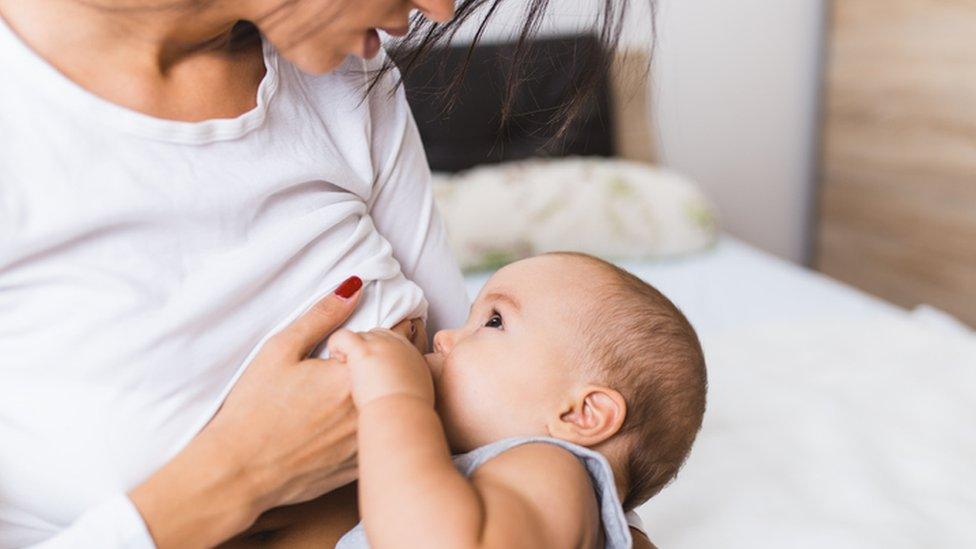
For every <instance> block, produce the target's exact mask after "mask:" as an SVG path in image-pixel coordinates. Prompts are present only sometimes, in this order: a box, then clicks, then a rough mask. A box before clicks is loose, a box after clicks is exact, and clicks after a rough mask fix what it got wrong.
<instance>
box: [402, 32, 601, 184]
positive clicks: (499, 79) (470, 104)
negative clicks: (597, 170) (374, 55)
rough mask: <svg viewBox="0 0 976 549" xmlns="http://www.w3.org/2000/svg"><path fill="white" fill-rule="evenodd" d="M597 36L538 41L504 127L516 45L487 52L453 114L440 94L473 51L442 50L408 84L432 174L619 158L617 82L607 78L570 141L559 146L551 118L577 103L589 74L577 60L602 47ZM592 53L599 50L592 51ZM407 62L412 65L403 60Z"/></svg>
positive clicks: (477, 60)
mask: <svg viewBox="0 0 976 549" xmlns="http://www.w3.org/2000/svg"><path fill="white" fill-rule="evenodd" d="M599 47H600V46H599V42H598V41H597V40H596V38H595V37H593V36H590V35H579V36H565V37H557V38H546V39H539V40H535V41H533V43H532V45H531V47H530V49H529V52H528V56H529V57H528V58H527V60H526V61H525V65H524V71H523V73H522V74H524V75H525V81H524V82H523V83H521V84H520V87H519V88H518V93H517V95H516V98H515V102H514V105H513V109H512V118H511V119H510V121H509V123H508V124H506V127H504V128H499V121H500V114H499V113H500V111H501V108H502V103H503V101H504V99H505V93H506V85H507V79H508V74H509V69H510V67H511V65H512V53H513V51H514V49H515V46H514V45H513V44H493V45H479V46H478V47H477V48H475V51H474V54H473V57H472V60H471V64H470V65H469V67H468V71H467V73H466V74H465V77H464V80H463V83H462V88H461V90H462V92H461V96H460V97H459V98H458V99H457V102H456V104H455V105H454V107H453V109H451V110H450V111H448V112H447V113H446V114H445V112H444V106H445V100H444V99H443V98H442V97H441V96H439V95H438V92H439V91H440V90H443V89H445V88H446V87H447V86H448V85H449V84H450V82H451V81H452V79H453V77H454V74H455V71H456V70H457V69H458V68H459V67H460V66H461V65H462V64H463V62H464V58H465V56H466V55H467V50H468V47H467V46H455V47H449V48H440V49H436V50H434V51H432V52H430V54H429V55H428V56H426V57H425V58H424V61H423V62H422V63H421V64H420V65H418V66H417V67H414V68H413V69H412V70H411V71H410V72H409V74H408V75H407V77H406V78H405V79H404V84H405V86H406V92H407V99H408V101H409V102H410V107H411V109H412V110H413V114H414V118H415V119H416V120H417V125H418V126H419V128H420V136H421V139H422V140H423V142H424V146H425V147H426V149H427V157H428V160H429V161H430V166H431V169H432V170H434V171H442V172H456V171H460V170H464V169H467V168H470V167H473V166H475V165H478V164H489V163H496V162H501V161H504V160H517V159H522V158H528V157H532V156H571V155H573V156H574V155H597V156H613V155H614V152H615V151H614V147H613V143H614V138H613V120H612V118H613V116H612V110H611V104H610V102H611V99H610V90H609V85H610V84H609V76H608V75H607V74H603V75H601V78H599V80H598V81H599V84H598V86H597V89H596V90H595V93H593V95H592V99H591V100H590V101H589V102H588V104H587V105H586V106H585V108H584V110H583V113H582V114H581V116H580V117H579V118H578V119H577V121H576V122H575V123H574V124H573V125H572V126H571V127H570V128H569V131H568V132H567V134H566V135H565V136H564V138H562V139H560V140H559V141H553V139H552V138H553V136H554V134H555V133H556V131H557V130H558V128H559V124H554V123H551V119H552V117H553V115H554V114H556V113H557V112H558V110H559V108H560V107H561V106H562V105H563V104H564V103H565V102H566V101H567V99H568V98H569V97H571V95H572V93H573V91H574V89H575V88H574V86H575V85H577V84H576V83H577V82H579V80H580V71H581V70H583V68H582V67H580V66H579V65H580V64H579V63H578V62H577V61H576V60H577V59H578V58H580V57H582V56H581V55H580V52H582V51H585V50H586V49H587V48H599ZM590 51H592V50H590ZM401 59H405V58H401Z"/></svg>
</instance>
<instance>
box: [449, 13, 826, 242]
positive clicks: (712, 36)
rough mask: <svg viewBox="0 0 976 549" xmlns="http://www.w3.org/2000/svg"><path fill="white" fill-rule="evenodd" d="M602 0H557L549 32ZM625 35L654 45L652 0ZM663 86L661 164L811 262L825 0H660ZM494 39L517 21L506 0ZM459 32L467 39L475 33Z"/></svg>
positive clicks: (743, 233) (726, 217)
mask: <svg viewBox="0 0 976 549" xmlns="http://www.w3.org/2000/svg"><path fill="white" fill-rule="evenodd" d="M601 2H602V0H550V5H551V17H550V20H549V21H548V22H547V24H546V25H544V27H543V29H542V32H543V34H553V33H558V32H565V31H567V30H574V29H577V28H580V27H586V26H587V25H588V24H589V23H590V22H591V21H592V20H593V15H594V14H595V13H596V10H597V7H598V6H599V4H600V3H601ZM631 2H632V8H633V9H632V10H631V11H630V12H629V16H628V21H627V23H628V26H627V29H626V33H625V36H624V44H625V45H626V46H629V47H645V46H647V45H649V44H650V40H651V37H650V25H649V23H648V21H649V11H648V9H647V5H648V4H647V0H631ZM657 2H658V25H657V26H658V36H657V49H656V51H655V59H654V71H653V74H654V80H655V82H654V84H653V86H652V91H651V96H652V97H651V101H652V108H651V112H652V117H653V122H654V124H655V125H656V127H657V129H658V136H657V138H658V151H657V152H658V157H659V159H660V160H661V163H662V164H664V165H667V166H670V167H672V168H674V169H676V170H678V171H681V172H683V173H686V174H688V175H690V176H692V177H694V178H695V179H697V180H698V181H699V182H700V183H701V184H702V185H703V186H704V187H705V189H706V191H707V192H708V193H709V194H710V195H711V196H712V197H713V198H714V199H715V201H716V203H717V204H718V206H719V209H720V210H721V211H722V215H723V225H724V228H725V229H726V230H727V231H729V232H731V233H732V234H734V235H736V236H739V237H741V238H743V239H745V240H747V241H749V242H752V243H754V244H756V245H758V246H759V247H761V248H764V249H766V250H769V251H771V252H774V253H776V254H778V255H780V256H783V257H786V258H788V259H792V260H794V261H804V260H805V259H806V258H807V254H808V248H809V237H810V231H809V230H808V229H809V225H810V222H809V219H810V213H811V199H812V197H813V179H814V175H813V173H814V168H815V163H816V162H815V155H816V143H817V141H818V139H817V138H816V133H817V120H818V118H819V116H818V112H817V109H818V96H819V86H820V85H819V76H820V61H821V51H822V43H823V39H822V35H823V21H824V16H823V12H824V7H823V0H657ZM503 6H504V7H503V9H502V10H501V12H500V13H499V14H498V16H497V19H496V20H495V21H494V22H493V24H492V25H491V27H490V28H489V32H487V33H486V37H487V39H488V40H497V39H502V38H505V37H508V36H510V35H511V33H512V32H513V30H514V29H517V27H518V23H519V21H520V20H521V17H520V16H521V12H522V9H523V8H524V6H525V2H524V1H522V0H506V2H505V4H503ZM465 30H466V31H467V32H462V33H460V34H459V37H460V39H461V40H464V39H465V38H467V37H470V36H471V35H472V34H473V32H472V29H471V28H470V27H469V28H468V29H465Z"/></svg>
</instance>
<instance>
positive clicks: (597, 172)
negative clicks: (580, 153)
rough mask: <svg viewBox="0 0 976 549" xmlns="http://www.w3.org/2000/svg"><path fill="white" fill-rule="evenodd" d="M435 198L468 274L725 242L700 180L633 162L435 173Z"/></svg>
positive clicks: (541, 162) (676, 251) (564, 161)
mask: <svg viewBox="0 0 976 549" xmlns="http://www.w3.org/2000/svg"><path fill="white" fill-rule="evenodd" d="M434 196H435V200H436V202H437V205H438V207H439V209H440V211H441V214H442V215H443V217H444V220H445V223H446V225H447V232H448V237H449V239H450V242H451V247H452V248H453V250H454V253H455V255H456V256H457V259H458V261H459V263H460V264H461V268H462V269H464V270H466V271H473V270H484V269H493V268H497V267H500V266H501V265H504V264H506V263H510V262H512V261H515V260H518V259H522V258H524V257H528V256H531V255H535V254H539V253H543V252H548V251H557V250H566V251H579V252H585V253H589V254H592V255H595V256H598V257H602V258H604V259H609V260H623V259H645V258H662V257H669V256H675V255H682V254H688V253H692V252H695V251H698V250H702V249H705V248H707V247H709V246H710V245H711V244H712V243H714V242H715V239H716V235H717V221H716V219H717V216H716V212H715V208H714V207H713V206H712V204H711V202H710V201H709V200H708V199H707V198H706V197H705V195H704V193H702V192H701V190H700V189H699V188H698V187H697V186H696V185H695V184H694V183H693V182H692V181H690V180H689V179H686V178H684V177H681V176H679V175H677V174H675V173H673V172H669V171H666V170H662V169H660V168H655V167H653V166H649V165H646V164H641V163H637V162H631V161H626V160H618V159H607V158H595V157H590V158H560V159H532V160H524V161H519V162H509V163H504V164H496V165H491V166H481V167H477V168H474V169H471V170H468V171H466V172H461V173H458V174H454V175H444V174H435V175H434Z"/></svg>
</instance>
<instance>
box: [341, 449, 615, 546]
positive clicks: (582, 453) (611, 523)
mask: <svg viewBox="0 0 976 549" xmlns="http://www.w3.org/2000/svg"><path fill="white" fill-rule="evenodd" d="M537 442H542V443H546V444H554V445H556V446H559V447H560V448H564V449H566V450H567V451H569V452H570V453H572V454H573V455H574V456H576V458H577V459H579V460H580V463H582V464H583V466H584V467H586V471H587V472H588V473H589V475H590V481H591V482H592V483H593V491H594V492H595V493H596V498H597V501H598V502H599V504H600V522H601V524H602V525H603V537H604V539H605V540H606V541H605V545H604V547H605V548H606V549H630V547H631V538H630V528H629V527H628V526H627V519H626V517H625V516H624V508H623V504H621V503H620V498H619V497H618V496H617V489H616V487H615V486H614V483H613V470H612V469H611V468H610V464H609V463H607V460H606V458H604V457H603V456H602V455H600V454H599V453H597V452H594V451H593V450H590V449H588V448H583V447H582V446H577V445H576V444H572V443H570V442H566V441H563V440H559V439H555V438H545V437H525V438H509V439H505V440H500V441H498V442H493V443H491V444H489V445H487V446H482V447H481V448H478V449H476V450H473V451H471V452H468V453H467V454H462V455H459V456H455V457H454V466H455V467H457V470H458V471H460V472H461V474H463V475H464V476H467V477H469V476H471V475H472V474H473V473H474V472H475V470H476V469H477V468H478V467H480V466H481V465H483V464H484V463H485V462H486V461H488V460H490V459H491V458H493V457H495V456H497V455H499V454H501V453H502V452H504V451H506V450H510V449H512V448H515V447H516V446H521V445H523V444H530V443H537ZM368 548H369V542H368V541H366V531H365V530H363V525H362V523H360V524H357V525H356V527H355V528H353V529H352V530H350V531H349V532H346V534H345V535H344V536H342V539H340V540H339V543H338V544H337V545H336V549H368Z"/></svg>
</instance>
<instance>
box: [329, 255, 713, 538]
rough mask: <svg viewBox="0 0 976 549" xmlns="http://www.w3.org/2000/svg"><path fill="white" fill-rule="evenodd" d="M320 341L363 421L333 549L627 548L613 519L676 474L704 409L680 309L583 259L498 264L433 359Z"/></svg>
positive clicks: (339, 340)
mask: <svg viewBox="0 0 976 549" xmlns="http://www.w3.org/2000/svg"><path fill="white" fill-rule="evenodd" d="M328 347H329V350H330V352H331V353H332V355H333V356H334V357H336V358H337V359H338V360H341V361H345V362H346V363H347V364H348V366H349V368H350V375H351V380H352V393H353V399H354V401H355V403H356V406H357V408H358V410H359V422H360V423H359V478H360V480H359V507H360V515H361V517H362V523H361V525H360V526H357V527H356V528H355V529H354V530H352V531H350V532H349V533H348V534H346V535H345V536H344V537H343V538H342V539H341V540H340V542H339V545H338V546H339V547H344V548H351V547H366V546H372V547H398V548H399V547H452V548H454V547H479V546H490V547H604V546H605V547H630V534H629V531H628V529H627V524H626V522H625V519H624V511H625V510H630V509H633V508H634V507H636V506H638V505H640V504H641V503H643V502H644V501H646V500H647V499H648V498H650V497H651V496H653V495H654V494H656V493H657V492H658V491H659V490H661V488H663V487H664V486H665V485H666V484H667V483H668V482H669V481H670V480H671V479H673V478H674V477H675V475H676V474H677V472H678V469H679V467H680V466H681V464H682V463H683V462H684V460H685V458H686V457H687V455H688V453H689V451H690V449H691V446H692V442H693V441H694V439H695V436H696V434H697V432H698V430H699V428H700V426H701V422H702V416H703V414H704V410H705V392H706V374H705V364H704V359H703V355H702V351H701V347H700V345H699V343H698V339H697V336H696V335H695V332H694V330H693V329H692V327H691V325H690V324H689V323H688V321H687V320H686V319H685V317H684V315H682V313H681V312H680V311H679V310H678V309H677V308H676V307H675V306H674V305H673V304H672V303H671V302H670V301H669V300H668V299H667V298H665V297H664V296H663V295H661V293H659V292H658V291H657V290H655V289H654V288H652V287H651V286H649V285H648V284H646V283H644V282H643V281H641V280H640V279H638V278H637V277H635V276H633V275H631V274H629V273H627V272H626V271H623V270H621V269H619V268H617V267H615V266H613V265H611V264H609V263H606V262H604V261H601V260H599V259H596V258H594V257H591V256H587V255H583V254H576V253H552V254H546V255H541V256H538V257H533V258H531V259H526V260H523V261H519V262H516V263H513V264H511V265H508V266H506V267H505V268H503V269H501V270H499V271H498V272H497V273H496V274H495V275H494V276H492V277H491V279H490V280H489V281H488V283H487V284H486V285H485V287H484V289H483V290H482V291H481V294H480V295H479V296H478V298H477V300H476V301H475V303H474V305H473V306H472V308H471V313H470V315H469V316H468V320H467V322H466V323H465V325H464V326H462V327H461V328H458V329H456V330H444V331H441V332H439V333H438V334H437V335H436V336H435V337H434V352H433V353H430V354H428V355H426V356H422V355H421V354H420V353H419V352H418V351H417V350H416V348H415V347H414V346H413V345H412V344H411V343H410V342H408V341H407V340H406V339H405V338H403V337H402V336H400V335H398V334H395V333H393V332H390V331H388V330H373V331H371V332H365V333H355V332H351V331H348V330H340V331H338V332H336V333H335V334H334V335H333V336H332V337H331V338H330V339H329V341H328ZM435 395H436V398H435ZM463 452H467V454H465V455H463V456H460V457H458V458H455V459H454V460H453V461H452V458H451V456H452V454H458V453H463ZM367 539H368V543H367Z"/></svg>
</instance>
